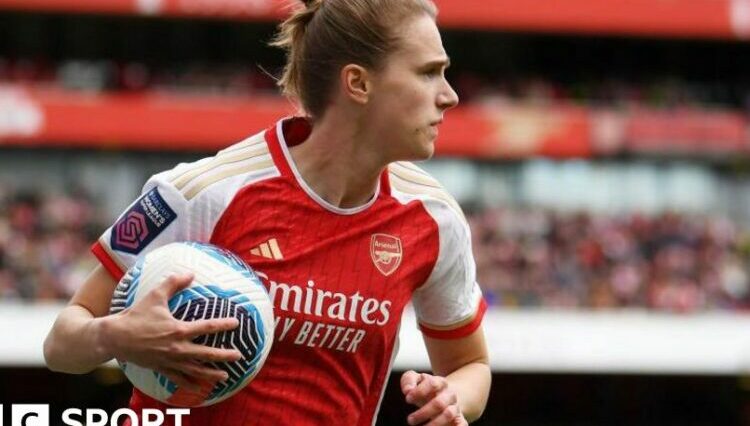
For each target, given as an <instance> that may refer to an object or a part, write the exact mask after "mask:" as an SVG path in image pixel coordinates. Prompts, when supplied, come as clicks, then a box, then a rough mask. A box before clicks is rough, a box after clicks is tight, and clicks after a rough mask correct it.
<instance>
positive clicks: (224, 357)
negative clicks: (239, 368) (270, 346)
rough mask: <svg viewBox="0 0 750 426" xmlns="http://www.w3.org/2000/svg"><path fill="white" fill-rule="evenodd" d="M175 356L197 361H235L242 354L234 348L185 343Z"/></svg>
mask: <svg viewBox="0 0 750 426" xmlns="http://www.w3.org/2000/svg"><path fill="white" fill-rule="evenodd" d="M177 358H178V359H181V360H184V361H187V360H195V361H199V362H235V361H239V360H240V359H242V354H241V353H240V351H238V350H236V349H222V348H212V347H210V346H204V345H199V344H196V343H187V344H186V345H185V346H184V348H181V350H180V353H179V354H177Z"/></svg>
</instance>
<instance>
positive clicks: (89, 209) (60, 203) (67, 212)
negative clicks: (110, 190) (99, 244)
mask: <svg viewBox="0 0 750 426" xmlns="http://www.w3.org/2000/svg"><path fill="white" fill-rule="evenodd" d="M98 217H99V215H98V213H97V209H96V207H95V204H94V203H93V202H92V200H91V199H90V198H89V197H87V196H86V195H84V194H82V193H78V194H76V193H72V194H45V193H42V192H38V191H29V192H26V191H23V192H18V191H10V190H8V189H4V188H3V187H2V186H0V299H21V300H27V301H45V300H63V299H68V298H69V297H70V296H71V295H72V294H73V292H74V291H75V289H76V287H77V286H78V285H79V284H80V283H82V282H83V279H84V278H85V277H86V275H87V274H88V273H89V272H90V271H91V269H92V268H93V266H94V262H95V259H94V258H93V256H92V255H90V254H88V253H89V251H88V248H89V245H90V244H91V242H92V241H93V239H95V238H96V236H97V233H98V232H100V231H101V226H100V225H99V223H100V221H99V220H98Z"/></svg>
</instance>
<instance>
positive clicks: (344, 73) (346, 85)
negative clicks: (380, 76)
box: [341, 64, 372, 105]
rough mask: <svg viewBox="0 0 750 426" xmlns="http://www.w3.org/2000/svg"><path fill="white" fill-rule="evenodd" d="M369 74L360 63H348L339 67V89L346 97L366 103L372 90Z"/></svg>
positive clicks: (359, 102)
mask: <svg viewBox="0 0 750 426" xmlns="http://www.w3.org/2000/svg"><path fill="white" fill-rule="evenodd" d="M371 77H372V76H371V74H370V73H369V72H368V71H367V69H365V68H364V67H362V66H360V65H355V64H348V65H346V66H344V67H343V68H341V89H342V91H343V92H344V95H346V97H347V98H348V99H351V100H352V101H354V102H356V103H358V104H362V105H364V104H366V103H367V101H368V100H369V99H370V96H371V92H372V81H371Z"/></svg>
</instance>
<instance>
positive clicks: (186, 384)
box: [157, 368, 200, 392]
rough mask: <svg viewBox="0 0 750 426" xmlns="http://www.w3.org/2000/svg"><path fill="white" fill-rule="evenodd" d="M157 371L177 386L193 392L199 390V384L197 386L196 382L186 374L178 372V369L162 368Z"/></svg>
mask: <svg viewBox="0 0 750 426" xmlns="http://www.w3.org/2000/svg"><path fill="white" fill-rule="evenodd" d="M157 372H158V373H161V374H163V375H164V376H166V378H167V379H169V380H170V381H171V382H172V383H174V384H175V385H177V387H180V388H185V389H187V390H191V391H193V392H197V391H199V390H200V386H198V384H197V383H194V382H193V381H191V380H190V379H189V378H188V377H187V376H186V375H184V374H182V373H180V372H179V371H176V370H172V369H168V368H162V369H160V370H157Z"/></svg>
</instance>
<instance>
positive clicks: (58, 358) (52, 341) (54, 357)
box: [43, 329, 91, 374]
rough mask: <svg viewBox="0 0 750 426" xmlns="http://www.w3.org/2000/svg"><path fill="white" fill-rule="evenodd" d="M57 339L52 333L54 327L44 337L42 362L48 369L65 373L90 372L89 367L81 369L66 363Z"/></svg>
mask: <svg viewBox="0 0 750 426" xmlns="http://www.w3.org/2000/svg"><path fill="white" fill-rule="evenodd" d="M57 340H58V339H56V338H55V335H54V329H53V330H52V331H50V333H49V334H48V335H47V338H46V339H44V347H43V352H44V362H45V364H47V368H48V369H50V371H54V372H56V373H67V374H86V373H89V372H91V369H83V368H80V367H77V366H75V365H71V364H69V363H67V362H66V357H65V354H64V350H63V349H62V348H60V345H59V343H58V341H57Z"/></svg>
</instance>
